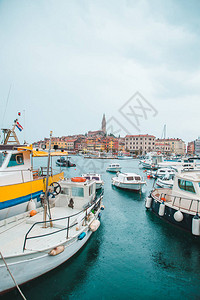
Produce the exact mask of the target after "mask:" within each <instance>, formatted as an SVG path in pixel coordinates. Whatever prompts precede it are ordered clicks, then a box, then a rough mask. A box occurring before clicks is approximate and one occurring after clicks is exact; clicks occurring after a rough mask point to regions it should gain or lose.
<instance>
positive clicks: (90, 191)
mask: <svg viewBox="0 0 200 300" xmlns="http://www.w3.org/2000/svg"><path fill="white" fill-rule="evenodd" d="M60 186H61V193H60V194H59V195H57V196H55V198H54V197H53V198H52V199H50V200H49V203H50V206H51V209H50V210H49V215H50V216H51V218H49V217H47V215H46V214H44V213H43V208H42V207H41V208H38V209H37V214H35V213H36V212H35V211H31V213H27V212H26V213H24V214H21V215H17V216H15V217H11V218H8V219H5V220H2V221H0V254H1V255H2V257H1V256H0V278H1V284H0V293H3V292H5V291H8V290H10V289H12V288H14V287H15V283H14V282H13V280H12V278H11V276H10V274H9V272H8V270H7V267H6V265H5V262H6V264H7V266H8V268H9V270H10V272H11V273H12V275H13V277H14V279H15V281H16V282H17V284H18V285H21V284H23V283H25V282H27V281H30V280H32V279H34V278H37V277H39V276H40V275H42V274H44V273H46V272H49V271H51V270H52V269H54V268H56V267H57V266H59V265H61V264H62V263H64V262H65V261H67V260H68V259H69V258H70V257H72V256H73V255H74V254H75V253H76V252H77V251H78V250H79V249H80V248H81V247H82V246H83V245H84V244H85V243H86V242H87V240H88V239H89V237H90V236H91V235H92V233H93V232H94V231H96V230H97V229H98V227H99V225H100V221H99V219H100V210H101V205H102V204H101V202H102V197H103V196H102V195H100V196H99V197H96V182H95V181H86V180H83V178H81V180H80V182H78V179H77V178H74V179H72V180H63V181H61V183H60ZM44 207H45V210H44V211H46V208H47V202H44ZM102 209H103V207H102ZM31 214H32V215H33V216H32V217H30V215H31ZM34 214H35V215H34ZM43 217H44V219H43ZM45 218H46V221H45ZM3 258H4V260H5V262H4V260H3ZM38 297H39V296H38Z"/></svg>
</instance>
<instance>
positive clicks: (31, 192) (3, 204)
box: [0, 145, 64, 220]
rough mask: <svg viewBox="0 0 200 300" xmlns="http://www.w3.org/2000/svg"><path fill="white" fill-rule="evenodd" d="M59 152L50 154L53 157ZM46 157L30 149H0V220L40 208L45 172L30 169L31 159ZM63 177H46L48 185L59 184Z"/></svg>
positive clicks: (60, 173)
mask: <svg viewBox="0 0 200 300" xmlns="http://www.w3.org/2000/svg"><path fill="white" fill-rule="evenodd" d="M57 154H59V152H51V156H56V155H57ZM47 155H48V153H47V152H44V151H36V150H34V149H33V148H32V146H29V147H27V146H20V147H19V146H17V145H15V146H12V145H10V146H8V145H6V146H3V145H2V146H1V151H0V157H1V165H0V220H2V219H4V218H8V217H11V216H13V215H17V214H20V213H23V212H25V211H27V210H31V209H34V208H36V207H39V206H41V199H40V195H41V194H42V193H43V192H44V190H45V184H46V176H47V168H46V167H41V168H38V169H35V170H34V169H33V164H32V158H33V157H45V156H47ZM63 178H64V173H63V172H59V173H57V174H53V169H52V168H51V174H50V176H49V184H52V183H53V182H59V181H60V180H61V179H63Z"/></svg>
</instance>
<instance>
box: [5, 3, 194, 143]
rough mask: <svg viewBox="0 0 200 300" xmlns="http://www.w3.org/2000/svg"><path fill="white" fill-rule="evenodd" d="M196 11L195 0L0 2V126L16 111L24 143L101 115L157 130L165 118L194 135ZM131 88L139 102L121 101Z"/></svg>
mask: <svg viewBox="0 0 200 300" xmlns="http://www.w3.org/2000/svg"><path fill="white" fill-rule="evenodd" d="M199 14H200V1H198V0H196V1H195V0H190V1H188V0H179V1H175V0H174V1H170V0H167V1H166V0H163V1H162V0H148V1H145V0H144V1H143V0H139V1H137V0H131V1H129V0H127V1H123V0H119V1H116V0H109V1H108V0H106V1H104V0H96V1H95V0H93V1H90V0H87V1H84V0H79V1H76V0H73V1H72V0H71V1H69V0H54V1H53V0H48V1H45V0H32V1H29V0H10V1H8V0H4V1H3V0H1V1H0V113H1V127H2V126H3V127H10V126H11V124H12V122H13V120H14V119H15V118H16V116H17V112H18V111H21V112H22V117H21V120H20V122H21V124H22V125H23V126H24V127H25V138H26V139H27V140H28V141H29V142H33V141H36V140H39V139H42V138H44V137H45V136H48V135H49V131H50V130H53V135H54V136H62V135H69V134H75V133H85V132H87V131H88V130H97V129H99V128H100V125H101V120H102V115H103V113H105V114H106V118H107V119H111V121H110V122H109V124H110V125H112V122H114V123H115V124H114V125H112V126H110V127H111V128H113V127H116V126H118V127H120V128H121V129H123V130H121V132H120V134H121V135H124V134H126V133H131V134H138V133H149V134H154V135H156V136H157V137H161V135H162V131H163V126H164V124H166V126H167V137H168V136H169V137H180V138H182V139H183V140H185V141H190V140H193V139H196V138H197V137H198V135H200V126H199V125H200V118H199V114H200V113H199V112H200V97H199V96H200V51H199V49H200V32H199V31H200V18H199ZM10 86H11V91H10V96H9V99H8V101H7V98H8V93H9V89H10ZM136 92H139V93H140V94H139V95H140V96H139V97H141V96H142V97H144V99H145V100H144V99H143V98H140V100H139V102H138V100H137V98H136V97H133V99H132V100H130V101H132V102H127V101H128V100H129V99H130V98H131V97H132V96H133V95H135V93H136ZM142 99H143V100H142ZM142 101H143V104H144V103H145V106H146V108H147V109H148V110H146V111H145V112H143V111H142V110H141V109H140V108H134V105H135V106H136V107H137V106H138V104H139V103H140V104H141V103H142ZM144 101H146V102H144ZM129 104H130V105H129ZM139 106H140V105H139ZM131 107H132V110H131ZM125 110H126V113H124V111H125ZM23 111H25V124H24V116H23ZM128 111H129V113H128ZM140 112H141V113H140ZM134 113H135V114H136V116H135V117H134ZM138 115H140V116H138ZM113 120H114V121H113ZM116 124H117V125H116ZM118 129H119V128H117V130H116V131H118V132H119V131H120V130H118ZM18 135H19V137H20V139H21V140H22V139H23V138H24V133H23V132H22V133H19V134H18Z"/></svg>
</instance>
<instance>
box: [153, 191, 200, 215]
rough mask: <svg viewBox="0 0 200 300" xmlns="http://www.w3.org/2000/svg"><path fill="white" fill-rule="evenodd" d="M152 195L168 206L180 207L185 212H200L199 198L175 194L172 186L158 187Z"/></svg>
mask: <svg viewBox="0 0 200 300" xmlns="http://www.w3.org/2000/svg"><path fill="white" fill-rule="evenodd" d="M151 195H152V197H153V198H154V199H155V200H156V201H159V202H162V201H163V199H164V202H165V204H166V205H167V206H170V207H172V208H175V209H180V210H181V211H183V212H186V213H189V214H196V213H197V211H198V213H200V207H199V205H198V201H199V200H198V199H195V198H194V199H190V198H184V197H181V196H174V195H173V194H172V190H171V189H170V188H158V189H155V190H154V191H153V192H152V194H151Z"/></svg>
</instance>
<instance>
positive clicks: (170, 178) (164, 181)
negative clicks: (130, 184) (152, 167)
mask: <svg viewBox="0 0 200 300" xmlns="http://www.w3.org/2000/svg"><path fill="white" fill-rule="evenodd" d="M174 176H175V174H168V175H164V176H163V177H161V178H158V179H157V181H156V185H157V186H158V187H161V188H170V189H171V188H172V187H173V184H174Z"/></svg>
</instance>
